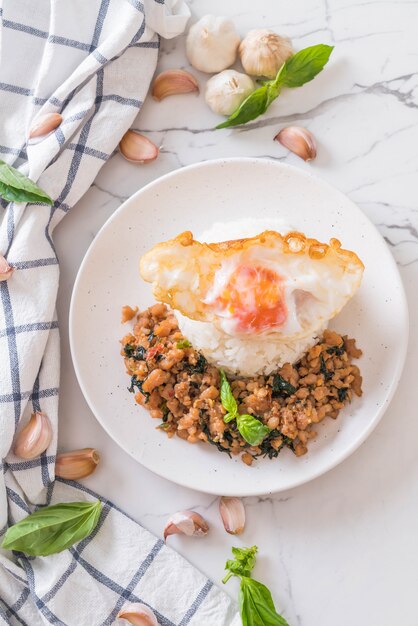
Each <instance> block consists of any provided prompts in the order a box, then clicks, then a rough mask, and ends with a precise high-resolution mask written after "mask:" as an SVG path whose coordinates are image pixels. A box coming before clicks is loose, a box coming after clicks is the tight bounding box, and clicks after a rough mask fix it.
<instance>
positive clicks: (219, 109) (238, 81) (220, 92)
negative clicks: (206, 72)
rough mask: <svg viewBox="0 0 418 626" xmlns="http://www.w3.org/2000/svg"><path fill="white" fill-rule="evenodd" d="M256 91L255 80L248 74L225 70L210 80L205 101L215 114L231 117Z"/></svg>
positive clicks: (207, 84)
mask: <svg viewBox="0 0 418 626" xmlns="http://www.w3.org/2000/svg"><path fill="white" fill-rule="evenodd" d="M254 89H255V84H254V81H253V79H252V78H250V77H249V76H247V75H246V74H242V73H241V72H236V71H235V70H224V71H223V72H221V73H220V74H215V76H212V78H209V80H208V82H207V83H206V91H205V100H206V103H207V104H208V105H209V107H210V108H211V109H212V111H213V112H214V113H218V114H219V115H231V113H233V112H234V111H235V110H236V109H237V108H238V107H239V106H240V104H241V103H242V102H244V100H245V98H246V97H247V96H249V95H250V93H252V92H253V91H254Z"/></svg>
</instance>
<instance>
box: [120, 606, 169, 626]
mask: <svg viewBox="0 0 418 626" xmlns="http://www.w3.org/2000/svg"><path fill="white" fill-rule="evenodd" d="M117 617H121V618H122V619H126V621H128V622H129V623H130V624H133V625H134V626H159V623H158V621H157V618H156V617H155V614H154V611H152V610H151V609H150V608H149V606H147V605H146V604H142V603H141V602H131V603H129V604H125V606H124V607H123V609H121V610H120V611H119V613H118V615H117Z"/></svg>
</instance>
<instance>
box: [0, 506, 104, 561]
mask: <svg viewBox="0 0 418 626" xmlns="http://www.w3.org/2000/svg"><path fill="white" fill-rule="evenodd" d="M101 510H102V505H101V504H100V502H99V500H97V501H96V502H65V503H63V504H54V505H53V506H48V507H44V508H41V509H38V510H37V511H35V513H32V515H28V516H27V517H25V518H24V519H22V520H21V521H20V522H18V523H17V524H15V525H14V526H11V527H10V528H8V530H7V532H6V535H5V537H4V540H3V543H2V544H1V547H2V548H4V549H5V550H18V551H19V552H24V553H25V554H28V555H29V556H48V555H49V554H56V553H57V552H62V550H65V549H66V548H69V547H70V546H72V545H73V544H74V543H76V542H77V541H80V540H81V539H84V537H88V535H90V534H91V532H92V531H93V530H94V529H95V527H96V525H97V522H98V521H99V517H100V512H101Z"/></svg>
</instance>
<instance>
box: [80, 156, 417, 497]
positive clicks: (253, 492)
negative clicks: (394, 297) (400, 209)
mask: <svg viewBox="0 0 418 626" xmlns="http://www.w3.org/2000/svg"><path fill="white" fill-rule="evenodd" d="M242 162H253V163H254V162H256V163H266V164H268V165H274V166H275V167H279V168H283V169H285V170H286V169H287V170H290V171H292V172H296V173H297V175H300V176H302V177H304V178H306V179H311V180H314V181H315V182H317V183H319V184H320V185H322V186H323V187H326V188H329V189H330V190H331V191H333V192H334V193H335V192H338V193H339V194H341V196H343V197H344V199H345V200H346V201H348V202H350V203H351V204H352V205H353V206H354V207H355V209H356V210H357V211H359V212H360V213H361V214H362V216H363V217H364V218H365V219H366V220H367V222H368V223H369V224H370V226H371V227H372V228H373V229H374V230H375V231H376V232H377V234H378V235H379V237H380V238H381V239H382V240H383V242H384V239H383V237H382V235H381V233H380V232H379V230H378V229H377V227H376V225H375V224H374V223H373V222H372V221H371V219H370V218H369V217H368V215H366V214H365V213H364V212H363V211H362V209H361V208H360V207H359V206H358V205H357V204H356V203H355V202H354V201H353V200H351V198H349V197H348V196H347V195H346V194H345V193H344V192H342V191H341V190H340V189H339V188H338V187H335V186H334V185H332V184H331V183H329V182H328V181H326V180H324V179H323V178H321V177H320V176H318V175H317V174H315V173H312V172H307V171H305V170H302V169H300V168H299V167H296V166H294V165H289V164H288V163H283V162H281V161H277V160H276V159H273V158H267V157H225V158H218V159H208V160H205V161H199V162H197V163H191V164H189V165H187V166H184V167H180V168H177V169H175V170H172V171H170V172H167V173H166V174H163V175H162V176H159V177H158V178H156V179H154V180H152V181H150V182H149V183H147V184H146V185H144V186H143V187H141V188H140V189H138V190H137V191H136V192H135V193H133V194H132V195H131V196H130V197H129V198H127V199H126V200H125V201H124V202H123V203H122V204H121V205H120V206H119V207H118V208H117V209H116V210H115V211H114V212H113V213H112V215H110V216H109V218H108V219H107V220H106V221H105V222H104V224H103V225H102V226H101V227H100V229H99V230H98V231H97V233H96V235H95V236H94V238H93V240H92V241H91V243H90V245H89V247H88V249H87V251H86V253H85V255H84V257H83V259H82V261H81V263H80V266H79V268H78V271H77V275H76V278H75V281H74V285H73V289H72V292H71V300H70V307H69V318H68V330H69V344H70V353H71V360H72V363H73V367H74V371H75V374H76V378H77V382H78V385H79V387H80V389H81V392H82V394H83V396H84V399H85V401H86V402H87V404H88V407H89V409H90V410H91V412H92V414H93V415H94V417H95V419H96V420H97V421H98V422H99V424H100V426H101V427H102V428H103V429H104V430H105V432H106V433H107V434H108V435H109V437H110V438H111V439H112V440H113V441H114V442H115V443H116V444H117V445H118V446H119V447H120V448H121V449H122V450H123V451H124V452H126V453H127V454H128V455H129V456H130V457H131V458H133V459H134V460H135V461H136V462H137V463H139V464H140V465H142V466H143V467H145V468H146V469H147V470H148V471H150V472H152V473H153V474H155V475H157V476H160V477H161V478H164V479H166V480H168V481H170V482H172V483H174V484H177V485H180V486H182V487H185V488H187V489H192V490H195V491H200V492H202V493H208V494H211V495H219V493H218V490H216V489H211V488H210V486H208V487H207V486H204V488H200V489H197V488H196V487H193V486H191V485H190V484H188V483H187V481H185V480H180V479H177V478H176V479H172V478H169V477H168V476H166V475H165V474H164V473H163V472H159V471H158V470H156V469H151V468H150V467H148V466H147V465H145V464H144V463H142V462H141V461H139V460H138V459H137V458H136V457H135V456H134V454H133V452H131V451H130V450H129V449H128V448H127V447H126V446H125V445H124V444H123V443H122V442H120V440H119V439H118V437H117V436H115V435H114V434H113V433H111V432H110V430H109V428H108V427H107V425H106V424H105V422H104V421H102V419H101V417H100V412H99V411H96V409H95V406H94V401H93V399H92V398H91V397H90V394H89V393H88V391H87V389H86V387H85V385H84V383H83V377H82V375H81V371H80V369H79V364H78V362H77V357H76V348H75V329H74V326H75V323H74V319H75V313H74V310H75V301H76V298H77V291H78V287H79V283H80V282H81V276H82V274H83V272H84V269H85V267H86V266H87V264H88V261H89V257H90V255H91V253H92V250H93V248H94V246H95V244H96V241H97V240H98V239H99V237H100V235H101V234H102V232H103V231H105V230H107V228H109V227H110V226H111V224H112V223H113V221H114V220H116V219H118V217H119V215H120V214H121V213H123V211H124V210H125V209H126V206H127V205H128V204H130V203H131V202H133V201H135V200H136V198H137V197H139V196H140V195H141V194H142V193H144V192H146V191H149V190H151V189H152V188H153V187H156V186H158V185H159V184H161V182H162V181H164V182H165V181H167V180H169V179H170V178H175V177H176V176H178V174H179V173H182V172H184V171H185V170H186V171H190V170H194V169H201V168H205V167H208V166H209V167H211V166H214V165H215V166H216V165H222V164H227V163H234V164H239V163H242ZM384 243H386V242H384ZM388 252H389V255H388V260H389V262H390V263H391V264H392V267H393V268H394V269H395V274H396V276H397V278H398V283H399V285H398V286H399V294H400V297H401V299H402V302H401V305H402V311H403V319H402V325H401V326H402V328H403V329H404V330H403V333H402V343H401V345H400V348H399V353H398V355H399V356H398V359H397V363H396V368H395V372H394V375H393V378H392V380H391V383H390V385H389V387H388V389H387V391H386V401H385V402H384V403H383V404H382V405H381V406H380V408H379V409H378V410H377V411H376V413H375V415H374V418H373V420H372V421H371V422H370V424H369V425H368V427H367V428H366V429H365V430H364V431H363V433H362V435H361V436H360V437H359V438H357V439H355V440H354V441H353V442H352V443H351V444H350V445H348V446H347V447H346V448H345V450H344V452H343V453H342V454H341V455H340V456H339V457H338V458H337V459H335V460H334V461H332V462H330V463H329V464H328V465H326V467H322V468H318V469H317V470H316V471H314V472H313V473H311V474H310V475H309V477H308V478H304V477H303V476H301V477H300V478H296V479H294V480H293V482H291V484H289V485H287V486H285V487H283V488H278V489H272V490H267V491H266V490H265V489H262V488H261V490H260V489H256V488H254V489H250V490H245V489H244V490H240V489H239V488H238V489H237V490H235V491H234V492H229V490H226V491H225V494H223V495H235V496H241V497H251V496H260V495H265V494H271V493H281V492H283V491H288V490H290V489H294V488H296V487H299V486H301V485H304V484H307V483H309V482H311V481H313V480H315V479H317V478H319V477H320V476H322V475H324V474H326V473H328V472H329V471H331V470H332V469H334V468H335V467H337V466H338V465H340V464H341V463H343V462H344V461H345V460H346V459H347V458H348V457H350V456H351V455H352V454H354V452H355V451H356V450H358V449H359V448H360V446H362V445H363V443H364V442H365V441H366V439H367V438H368V437H369V436H370V434H371V433H372V432H373V430H374V429H375V428H376V427H377V425H378V424H379V422H380V421H381V419H382V417H383V415H384V414H385V412H386V411H387V410H388V408H389V406H390V403H391V401H392V399H393V396H394V394H395V392H396V389H397V387H398V385H399V382H400V380H401V377H402V372H403V369H404V366H405V361H406V356H407V350H408V345H409V308H408V301H407V298H406V293H405V287H404V284H403V280H402V276H401V274H400V272H399V268H398V266H397V263H396V261H395V259H394V257H393V255H392V254H391V252H390V250H389V249H388Z"/></svg>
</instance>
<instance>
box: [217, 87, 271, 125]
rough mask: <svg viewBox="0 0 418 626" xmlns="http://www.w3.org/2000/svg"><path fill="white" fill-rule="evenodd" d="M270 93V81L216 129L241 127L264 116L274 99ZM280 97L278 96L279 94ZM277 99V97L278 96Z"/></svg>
mask: <svg viewBox="0 0 418 626" xmlns="http://www.w3.org/2000/svg"><path fill="white" fill-rule="evenodd" d="M269 91H270V81H269V82H268V83H267V84H266V85H263V86H262V87H259V88H258V89H256V90H255V91H253V92H252V93H250V95H249V96H247V98H246V99H245V100H244V102H242V103H241V104H240V106H239V107H238V109H237V110H236V111H234V112H233V113H232V115H230V116H229V117H228V119H227V120H225V122H222V123H221V124H218V126H217V127H216V128H229V127H230V126H239V125H240V124H246V123H247V122H250V121H251V120H255V118H256V117H258V116H259V115H262V114H263V113H265V112H266V111H267V108H268V106H269V104H270V103H271V102H273V100H274V98H272V94H270V93H269ZM277 95H278V94H277ZM276 97H277V96H276Z"/></svg>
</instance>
